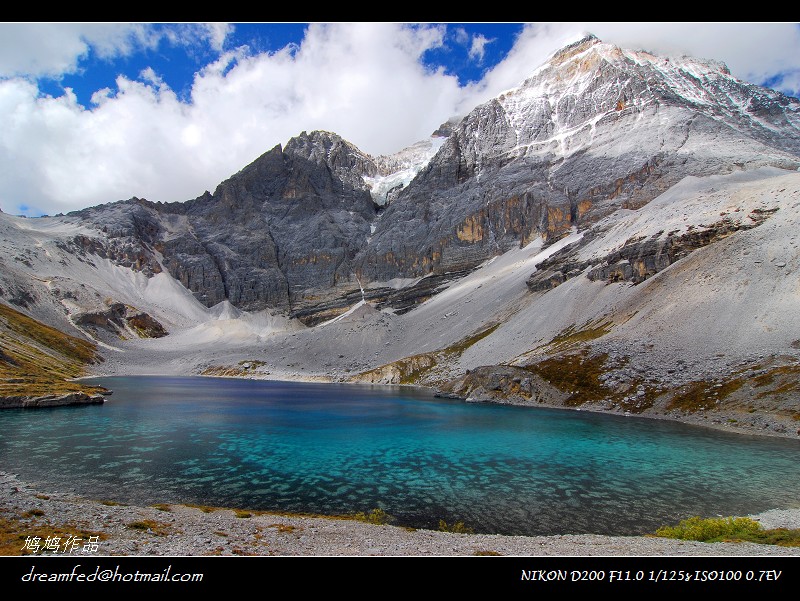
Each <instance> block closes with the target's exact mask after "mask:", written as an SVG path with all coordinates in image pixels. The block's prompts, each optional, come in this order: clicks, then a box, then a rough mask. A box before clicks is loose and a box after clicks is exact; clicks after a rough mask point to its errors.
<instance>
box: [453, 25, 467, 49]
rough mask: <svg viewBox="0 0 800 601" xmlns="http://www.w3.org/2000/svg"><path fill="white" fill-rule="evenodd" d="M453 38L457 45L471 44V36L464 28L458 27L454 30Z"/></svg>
mask: <svg viewBox="0 0 800 601" xmlns="http://www.w3.org/2000/svg"><path fill="white" fill-rule="evenodd" d="M453 38H454V39H455V41H456V42H457V43H459V44H461V45H462V46H466V45H467V44H469V34H468V33H467V30H466V29H464V28H463V27H456V28H455V29H454V30H453Z"/></svg>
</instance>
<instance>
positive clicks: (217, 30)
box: [0, 23, 233, 78]
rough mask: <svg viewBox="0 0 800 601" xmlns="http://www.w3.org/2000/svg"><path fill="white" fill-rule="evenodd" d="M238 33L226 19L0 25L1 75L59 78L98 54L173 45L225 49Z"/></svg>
mask: <svg viewBox="0 0 800 601" xmlns="http://www.w3.org/2000/svg"><path fill="white" fill-rule="evenodd" d="M232 31H233V28H232V26H230V25H228V24H226V23H201V24H192V23H189V24H177V25H153V24H147V23H110V24H107V23H0V77H16V76H28V77H43V76H46V77H54V78H57V77H59V76H60V75H63V74H65V73H75V72H77V71H78V70H79V68H80V61H81V60H83V59H85V58H86V57H88V56H89V54H90V52H94V53H95V54H96V55H97V56H98V57H99V58H101V59H113V58H116V57H119V56H128V55H130V54H131V53H133V52H135V51H137V50H140V49H145V48H146V49H154V48H157V47H158V44H159V42H160V41H161V40H162V39H166V40H167V41H168V42H169V43H171V44H173V45H182V46H194V45H197V44H208V45H209V46H210V47H211V48H212V49H214V50H217V51H219V50H221V49H222V47H223V44H224V42H225V39H226V37H227V35H228V34H229V33H231V32H232Z"/></svg>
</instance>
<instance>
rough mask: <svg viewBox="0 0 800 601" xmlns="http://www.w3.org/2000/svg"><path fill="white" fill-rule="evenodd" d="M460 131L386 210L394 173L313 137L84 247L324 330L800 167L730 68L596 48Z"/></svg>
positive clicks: (751, 90)
mask: <svg viewBox="0 0 800 601" xmlns="http://www.w3.org/2000/svg"><path fill="white" fill-rule="evenodd" d="M445 133H446V135H448V137H447V139H446V141H445V142H444V143H443V145H442V146H441V148H439V150H438V152H437V153H436V154H435V156H434V157H433V159H431V160H430V161H429V162H428V164H427V165H426V166H425V167H423V168H422V169H421V171H419V172H418V173H417V175H416V177H415V178H414V179H413V180H412V181H411V183H410V184H409V185H407V186H405V187H397V188H396V189H393V190H391V194H388V193H387V194H386V199H387V201H388V202H387V204H386V205H385V206H382V207H379V206H377V205H376V204H375V202H373V199H372V198H371V196H370V186H369V185H368V184H367V183H366V181H365V178H374V177H376V176H385V175H386V170H387V169H388V168H389V167H388V165H389V162H387V161H386V160H384V159H381V160H379V159H376V158H373V157H370V156H369V155H367V154H366V153H364V152H362V151H360V150H359V149H358V148H356V147H355V146H354V145H353V144H351V143H349V142H347V141H346V140H344V139H342V138H341V137H339V136H337V135H336V134H332V133H329V132H311V133H306V132H303V133H302V134H301V135H300V136H298V137H296V138H293V139H292V140H290V141H289V142H288V143H287V144H286V146H285V147H284V148H282V147H281V146H276V147H275V148H273V149H272V150H270V151H268V152H267V153H265V154H264V155H262V156H261V157H259V158H258V159H256V160H255V161H253V163H251V164H250V165H248V166H247V167H245V168H244V169H242V171H240V172H239V173H237V174H235V175H233V176H232V177H230V178H229V179H228V180H226V181H224V182H222V183H221V184H220V185H219V186H218V187H217V189H216V190H215V191H214V193H213V194H211V193H208V192H206V193H205V194H204V195H202V196H200V197H198V198H196V199H194V200H191V201H188V202H186V203H170V204H163V203H152V202H149V201H144V200H139V199H131V200H129V201H125V202H119V203H114V204H111V205H104V206H100V207H94V208H92V209H86V210H84V211H81V212H79V213H77V214H78V215H80V216H82V217H83V218H84V219H85V220H86V221H88V222H89V223H91V224H93V225H94V226H95V227H97V228H99V229H101V230H102V231H104V232H105V234H106V241H105V242H99V241H97V240H96V239H89V238H85V239H78V238H76V240H75V241H74V244H75V247H76V249H81V250H82V251H83V252H93V253H95V254H100V255H101V256H107V257H108V258H110V259H112V260H114V261H115V262H118V263H120V264H122V265H126V266H130V267H133V268H134V269H137V270H140V271H144V272H145V273H148V274H152V273H157V272H158V271H159V270H160V269H161V268H162V266H163V268H164V269H167V270H168V271H169V272H170V273H171V274H172V275H173V276H174V277H175V278H177V279H178V280H180V281H181V282H182V283H183V284H184V285H185V286H186V287H187V288H188V289H189V290H191V291H192V292H194V293H195V295H196V296H197V297H198V298H199V299H200V300H201V301H202V302H204V303H205V304H206V305H208V306H212V305H214V304H216V303H219V302H221V301H223V300H226V299H227V300H229V301H230V302H231V303H233V304H234V305H236V306H237V307H240V308H242V309H248V310H258V309H263V308H267V307H271V308H277V309H281V310H286V311H289V312H292V313H295V314H299V313H303V314H304V315H309V316H310V315H313V313H314V311H315V307H316V306H319V307H320V308H322V307H325V310H326V311H327V310H330V308H331V307H332V306H334V305H336V302H335V299H337V298H339V299H345V298H348V297H347V295H348V294H349V295H351V296H352V294H353V293H354V291H357V290H359V288H360V286H361V284H363V285H364V286H365V287H367V288H369V287H370V284H372V285H373V287H374V288H379V287H380V286H381V282H385V281H387V280H391V279H393V278H398V277H405V278H416V277H421V276H425V275H429V274H446V273H448V272H456V271H464V270H469V269H472V268H474V267H475V266H477V265H479V264H480V263H481V262H483V261H485V260H486V259H488V258H491V257H493V256H496V255H497V254H500V253H502V252H505V251H506V250H508V249H510V248H512V247H514V246H518V245H521V244H523V245H524V244H525V243H527V242H529V241H530V240H532V239H534V238H536V237H537V236H540V235H541V236H543V237H544V238H545V239H547V240H555V239H557V238H559V237H560V236H561V235H563V234H564V233H565V232H567V231H568V230H569V229H570V228H572V227H578V228H583V227H584V226H586V225H588V224H591V223H594V222H596V221H597V220H598V219H600V218H602V217H604V216H606V215H608V214H610V213H612V212H613V211H615V210H617V209H619V208H630V209H635V208H638V207H641V206H643V205H644V204H646V203H647V202H649V201H650V200H652V199H653V198H655V197H656V196H658V195H659V194H661V193H662V192H663V191H665V190H666V189H667V188H669V187H670V186H672V185H673V184H675V183H676V182H678V181H680V180H681V179H682V178H684V177H686V176H688V175H695V176H701V175H709V174H717V173H726V172H730V171H733V170H738V169H750V168H755V167H759V166H762V165H772V166H775V167H781V168H786V169H797V168H798V166H800V101H798V100H797V99H794V98H788V97H786V96H783V95H782V94H780V93H778V92H774V91H772V90H767V89H764V88H760V87H758V86H754V85H751V84H747V83H744V82H741V81H739V80H736V79H735V78H733V77H732V76H731V75H730V73H729V72H728V70H727V68H726V67H725V66H724V65H723V64H721V63H717V62H714V61H704V60H697V59H691V58H663V57H658V56H654V55H651V54H648V53H646V52H641V51H636V52H635V51H630V50H623V49H620V48H617V47H615V46H612V45H609V44H604V43H602V42H600V41H599V40H597V39H596V38H594V37H592V36H590V37H587V38H585V39H583V40H581V41H579V42H577V43H575V44H572V45H570V46H567V47H566V48H564V49H562V50H561V51H559V52H557V53H556V54H555V55H553V56H552V57H551V59H550V60H549V61H548V62H546V63H545V64H544V65H542V66H541V67H540V68H539V69H537V70H536V71H535V72H534V73H533V75H532V76H531V77H530V78H529V79H527V80H526V81H525V82H523V83H522V85H520V86H519V87H518V88H515V89H513V90H509V91H507V92H505V93H504V94H501V95H500V96H498V97H497V98H494V99H492V100H490V101H489V102H486V103H484V104H482V105H480V106H478V107H476V108H475V109H474V110H473V111H472V112H471V113H469V114H468V115H467V116H466V117H464V118H463V119H461V120H460V121H459V122H458V123H449V124H448V128H447V132H445ZM559 277H561V276H559ZM603 277H607V275H604V276H603ZM555 283H557V282H552V283H548V284H547V286H551V285H553V284H555ZM332 303H333V304H332ZM312 319H313V318H312Z"/></svg>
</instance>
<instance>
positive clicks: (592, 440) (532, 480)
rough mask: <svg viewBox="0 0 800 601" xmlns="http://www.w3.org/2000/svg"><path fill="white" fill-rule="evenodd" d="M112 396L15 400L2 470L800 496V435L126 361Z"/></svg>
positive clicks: (572, 513)
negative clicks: (38, 402) (75, 403)
mask: <svg viewBox="0 0 800 601" xmlns="http://www.w3.org/2000/svg"><path fill="white" fill-rule="evenodd" d="M93 382H95V383H98V384H102V385H104V386H107V387H109V388H112V389H113V390H114V394H113V396H111V397H110V398H109V401H108V402H107V403H106V404H105V405H102V406H86V407H66V408H58V409H45V410H6V411H0V470H4V471H9V472H12V473H17V474H20V476H21V477H22V479H23V480H26V481H29V482H33V483H37V484H38V485H39V486H42V487H45V488H49V489H50V490H61V491H65V490H69V491H74V492H76V493H78V494H80V495H81V496H86V497H89V498H94V499H110V500H116V501H120V502H126V503H141V504H154V503H170V502H189V503H200V504H203V505H217V506H229V507H243V508H249V509H273V510H276V509H277V510H285V511H296V512H314V513H329V514H343V513H352V512H356V511H369V510H371V509H373V508H376V507H380V508H382V509H384V510H385V511H386V512H387V513H389V514H390V515H391V516H393V517H394V519H395V523H398V524H401V525H408V526H414V527H427V528H436V527H437V525H438V523H439V520H440V519H443V520H445V521H447V522H448V523H452V522H455V521H463V522H464V523H465V524H466V525H468V526H470V527H472V528H474V530H475V531H476V532H493V533H494V532H496V533H504V534H531V535H535V534H565V533H601V534H635V533H643V532H649V531H653V530H654V529H655V528H657V527H658V526H660V525H663V524H667V523H677V521H678V520H680V519H683V518H685V517H689V516H691V515H703V516H711V515H746V514H749V513H754V512H759V511H763V510H766V509H771V508H785V507H796V506H798V504H800V441H796V440H787V439H770V438H766V437H753V436H743V435H735V434H728V433H725V432H718V431H714V430H708V429H704V428H697V427H691V426H684V425H681V424H675V423H670V422H662V421H656V420H645V419H636V418H625V417H620V416H612V415H598V414H590V413H588V412H575V411H560V410H548V409H529V408H522V407H509V406H499V405H488V404H467V403H463V402H461V401H455V400H445V399H436V398H434V397H433V396H432V394H430V393H429V392H427V391H422V390H415V389H408V388H400V387H373V386H361V385H332V384H309V383H289V382H265V381H250V380H233V379H216V378H168V377H124V378H123V377H117V378H102V379H99V378H98V379H95V380H93Z"/></svg>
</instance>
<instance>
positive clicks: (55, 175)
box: [0, 23, 800, 214]
mask: <svg viewBox="0 0 800 601" xmlns="http://www.w3.org/2000/svg"><path fill="white" fill-rule="evenodd" d="M37 26H38V25H37ZM30 27H33V26H30ZM42 27H44V26H42ZM96 27H97V29H92V28H91V27H89V26H86V25H75V26H72V25H59V26H55V25H52V26H47V27H44V28H43V29H39V30H37V31H38V33H37V35H36V37H37V40H40V41H37V40H34V41H33V42H31V41H30V40H28V41H27V42H26V40H25V39H24V38H25V37H26V36H28V37H29V36H30V35H31V31H32V30H31V29H30V28H28V26H25V27H24V28H22V29H21V30H19V31H18V30H16V29H15V28H14V27H9V26H8V25H3V26H0V72H2V73H5V74H6V76H7V78H6V79H5V80H1V81H0V123H2V124H3V127H2V128H0V208H2V209H3V210H4V211H7V212H12V213H16V212H19V209H18V207H19V206H20V205H27V206H30V207H32V209H33V211H35V210H39V211H42V212H45V213H50V214H53V213H56V212H61V211H68V210H72V209H76V208H81V207H85V206H89V205H92V204H98V203H101V202H109V201H113V200H118V199H123V198H130V197H131V196H134V195H135V196H139V197H146V198H148V199H150V200H163V201H175V200H186V199H189V198H193V197H195V196H198V195H200V194H202V193H203V191H204V190H206V189H209V190H213V189H214V188H215V187H216V185H217V184H218V183H219V182H220V181H222V180H224V179H225V178H227V177H229V176H230V175H231V174H233V173H235V172H237V171H238V170H240V169H241V168H242V167H243V166H245V165H246V164H247V163H249V162H250V161H252V160H254V159H255V158H256V157H258V156H259V155H260V154H262V153H263V152H265V151H267V150H268V149H270V148H271V147H273V146H274V145H275V144H278V143H285V142H286V141H287V140H288V139H289V138H290V137H292V136H295V135H297V134H298V133H299V132H300V131H302V130H306V131H311V130H313V129H326V130H330V131H334V132H336V133H338V134H340V135H342V136H343V137H345V138H346V139H348V140H350V141H352V142H353V143H355V144H356V145H357V146H359V147H360V148H362V149H363V150H365V151H366V152H369V153H372V154H380V153H389V152H393V151H396V150H398V149H400V148H402V147H404V146H406V145H408V144H411V143H413V142H415V141H417V140H419V139H421V138H423V137H425V136H427V135H429V134H430V132H432V131H433V130H434V129H435V128H436V127H437V126H438V125H439V124H441V123H442V122H443V121H445V120H446V119H447V118H448V117H450V116H452V115H453V114H459V113H460V114H464V113H466V112H468V111H469V110H471V109H472V108H473V107H474V106H475V105H476V104H477V103H478V102H480V101H484V100H487V99H488V98H491V97H493V96H496V95H498V94H499V93H501V92H502V91H503V90H505V89H508V88H511V87H514V86H517V85H518V84H519V83H520V82H521V81H522V80H523V79H525V78H526V77H527V76H528V75H530V73H531V72H532V71H533V70H534V69H535V68H536V67H537V66H539V65H540V64H541V63H542V62H543V61H544V60H545V59H546V58H547V56H548V55H549V54H550V53H552V52H553V51H555V50H556V49H558V48H559V47H561V46H563V45H564V44H566V43H569V42H570V41H574V40H576V39H578V37H580V35H581V34H582V33H583V32H584V31H592V32H594V33H595V34H596V35H598V37H600V38H601V39H603V40H604V41H608V42H611V43H617V44H622V45H626V46H633V47H636V48H646V49H650V50H654V51H662V52H663V51H669V52H685V53H689V54H694V55H697V56H705V57H709V58H716V59H719V60H723V61H725V62H727V64H728V65H729V66H730V68H731V70H732V71H733V73H734V75H737V76H738V77H741V78H743V79H750V80H753V81H761V80H764V79H766V78H768V77H770V76H775V75H778V74H780V76H781V77H782V79H780V82H779V85H781V86H784V88H785V89H794V90H797V89H798V84H800V43H799V42H798V29H797V27H796V26H795V25H794V24H773V25H770V24H738V25H724V26H723V25H713V26H712V25H707V24H706V25H702V24H698V25H692V24H660V23H659V24H635V23H627V24H615V23H597V24H592V23H577V24H562V23H554V24H536V25H527V26H526V27H524V28H523V30H522V32H521V33H520V34H519V36H518V38H517V39H516V41H515V44H514V46H513V48H512V50H511V51H510V52H509V54H508V56H507V57H506V58H505V59H504V60H503V61H501V62H500V63H499V64H497V65H496V66H494V67H493V68H492V69H490V70H489V71H488V72H487V74H486V75H485V77H484V78H483V80H481V81H480V82H477V83H474V84H470V85H468V86H467V87H464V88H461V87H459V85H458V81H457V79H456V78H455V77H454V76H449V75H446V74H445V73H444V70H443V69H438V70H436V69H434V70H431V69H426V68H425V67H424V66H422V64H421V60H420V59H421V57H422V55H423V54H424V53H425V52H426V51H427V50H429V49H432V48H438V47H441V46H442V45H443V44H444V41H445V37H446V36H445V34H446V33H447V31H446V28H445V27H444V26H430V25H423V26H406V25H402V24H389V23H385V24H372V23H355V24H330V25H324V24H314V25H310V26H309V27H308V29H307V32H306V36H305V38H304V40H303V41H302V43H301V44H299V45H292V46H287V47H286V48H284V49H282V50H280V51H277V52H273V53H262V54H255V55H254V54H251V53H250V51H249V50H248V49H247V48H238V49H232V50H225V51H224V52H223V53H222V54H221V55H220V56H219V59H218V60H216V61H215V62H213V63H211V64H209V65H207V66H206V67H205V68H204V69H202V70H201V71H200V72H198V73H197V74H195V78H194V82H193V85H192V89H191V92H190V95H189V98H188V101H181V100H180V99H179V98H178V97H177V96H176V94H175V93H174V92H173V91H172V90H171V89H170V88H169V86H168V85H167V84H166V83H165V82H164V80H163V78H162V76H161V75H160V74H159V73H157V72H156V71H154V70H153V69H152V68H148V69H144V70H143V71H142V73H141V74H140V75H139V77H138V79H137V80H130V79H127V78H124V77H120V78H118V79H117V82H116V88H117V89H115V90H112V89H107V88H104V89H102V90H98V91H96V92H95V93H94V95H93V97H92V102H93V103H95V104H93V105H92V106H91V107H89V108H86V107H83V106H81V105H80V104H79V103H78V102H77V100H76V98H75V96H74V94H72V93H71V91H68V93H66V94H65V95H64V96H62V97H60V98H51V97H44V96H42V97H40V94H39V90H38V88H37V87H36V85H35V84H33V83H32V82H31V81H29V80H27V79H23V78H21V77H8V75H9V74H14V73H16V74H20V75H29V74H42V73H50V74H57V73H59V72H67V71H69V70H70V69H73V70H74V69H76V68H78V67H79V60H80V57H81V56H84V54H85V53H86V52H87V51H88V50H87V48H91V50H92V51H93V52H96V53H97V55H98V56H107V57H112V56H115V55H116V56H121V55H124V54H125V53H129V52H133V51H135V49H136V48H144V47H153V45H154V44H155V45H157V44H158V43H159V40H163V39H164V38H165V36H167V35H168V36H171V37H168V38H167V39H168V42H169V43H171V44H189V43H191V39H197V38H196V36H197V35H202V36H205V37H204V38H203V39H204V40H205V42H203V43H205V44H208V45H210V46H213V47H214V48H217V49H220V50H222V49H224V48H225V41H226V39H227V37H228V34H229V33H230V31H231V30H230V28H229V27H228V26H227V25H216V24H214V25H203V26H196V28H195V29H191V28H189V27H188V26H187V27H186V28H182V27H171V28H166V29H164V30H163V31H159V29H158V28H151V27H149V26H146V25H126V26H120V27H121V29H115V28H114V27H113V26H99V25H98V26H96ZM23 30H24V31H23ZM451 33H452V32H451ZM4 34H8V35H4ZM456 35H457V33H456ZM476 37H477V36H476ZM450 39H453V38H450ZM475 39H476V38H473V41H472V44H473V47H474V48H476V52H478V50H477V48H478V47H480V48H481V49H482V48H483V46H485V44H486V43H488V40H487V41H486V42H480V41H479V42H478V45H477V46H476V45H475V41H474V40H475ZM483 39H485V38H483ZM14 40H16V41H17V42H18V43H19V44H20V48H19V49H18V51H17V50H15V51H14V52H11V51H9V50H8V49H9V48H12V47H13V43H14ZM767 41H769V43H767ZM28 42H30V43H28ZM34 42H35V43H34ZM3 45H5V48H6V50H5V51H3ZM115 53H116V54H115ZM476 56H477V55H476Z"/></svg>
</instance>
